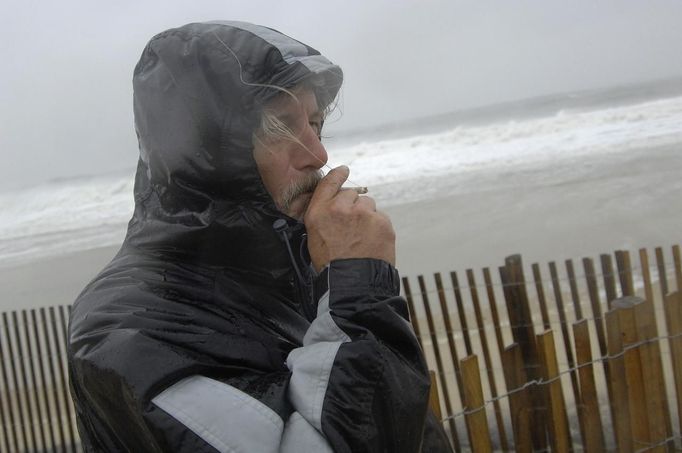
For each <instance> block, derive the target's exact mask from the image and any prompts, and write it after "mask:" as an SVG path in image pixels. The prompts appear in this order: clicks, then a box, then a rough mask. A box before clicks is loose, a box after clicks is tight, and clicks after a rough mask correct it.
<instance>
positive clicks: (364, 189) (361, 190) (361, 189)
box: [345, 187, 368, 195]
mask: <svg viewBox="0 0 682 453" xmlns="http://www.w3.org/2000/svg"><path fill="white" fill-rule="evenodd" d="M345 189H350V190H354V191H356V192H357V193H358V194H359V195H362V194H365V193H367V192H368V190H367V187H345Z"/></svg>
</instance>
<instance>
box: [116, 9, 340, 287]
mask: <svg viewBox="0 0 682 453" xmlns="http://www.w3.org/2000/svg"><path fill="white" fill-rule="evenodd" d="M342 79H343V76H342V72H341V69H340V68H339V67H338V66H336V65H334V64H332V63H331V62H330V61H329V60H327V59H326V58H325V57H323V56H322V55H320V53H319V52H318V51H316V50H315V49H313V48H311V47H309V46H307V45H305V44H303V43H301V42H299V41H296V40H294V39H292V38H290V37H288V36H286V35H284V34H282V33H280V32H278V31H276V30H273V29H270V28H266V27H262V26H257V25H253V24H249V23H243V22H207V23H193V24H188V25H185V26H182V27H179V28H174V29H171V30H167V31H165V32H162V33H160V34H158V35H157V36H155V37H154V38H152V39H151V41H150V42H149V43H148V44H147V46H146V47H145V49H144V51H143V53H142V56H141V58H140V61H139V62H138V64H137V66H136V67H135V72H134V76H133V87H134V112H135V129H136V133H137V136H138V141H139V149H140V158H139V161H138V168H137V174H136V179H135V213H134V215H133V218H132V220H131V221H130V224H129V226H128V235H127V237H126V243H125V244H124V248H125V247H126V246H128V247H130V246H132V247H135V248H137V249H140V250H143V251H145V252H149V253H153V254H156V255H159V256H165V257H169V258H172V257H181V258H182V259H184V260H191V261H193V262H199V263H202V264H206V265H211V266H219V267H235V268H239V269H241V270H243V271H247V272H251V273H253V272H256V273H263V272H264V273H267V274H269V275H270V276H271V277H274V278H281V277H282V276H283V275H284V274H286V273H289V271H290V268H291V265H290V261H289V259H288V255H287V253H286V248H285V246H284V244H283V243H282V242H281V241H280V239H279V238H278V237H277V235H276V234H275V232H274V230H273V227H272V225H273V222H274V221H275V220H277V219H279V218H285V219H286V220H287V222H289V223H290V224H291V225H292V226H293V225H294V224H295V223H296V222H295V221H294V220H293V219H290V218H287V217H286V216H285V215H284V214H282V213H280V212H279V211H278V210H277V209H276V207H275V205H274V202H273V200H272V198H271V197H270V195H269V194H268V192H267V190H266V189H265V187H264V185H263V183H262V180H261V178H260V175H259V173H258V169H257V166H256V163H255V160H254V158H253V145H252V134H253V132H254V130H255V128H256V125H257V124H258V122H259V116H260V111H261V109H262V106H263V105H264V104H265V103H266V102H267V101H268V100H270V99H272V98H273V97H274V96H275V95H277V94H278V93H279V90H277V89H276V88H273V87H272V86H273V85H274V86H275V87H282V88H292V87H293V86H295V85H297V84H299V83H300V82H302V81H304V80H311V81H312V82H313V85H314V86H315V87H316V94H317V97H318V100H319V101H320V102H321V103H323V104H328V103H330V102H331V101H332V100H333V99H334V97H335V96H336V94H337V92H338V90H339V88H340V86H341V83H342ZM298 228H299V229H300V225H299V227H298Z"/></svg>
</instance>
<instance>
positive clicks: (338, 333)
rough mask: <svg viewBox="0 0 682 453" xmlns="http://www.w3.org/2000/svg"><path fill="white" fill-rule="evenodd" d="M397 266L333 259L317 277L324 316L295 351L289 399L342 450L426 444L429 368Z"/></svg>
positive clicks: (396, 449)
mask: <svg viewBox="0 0 682 453" xmlns="http://www.w3.org/2000/svg"><path fill="white" fill-rule="evenodd" d="M398 278H399V277H398V273H397V271H396V270H395V269H394V268H393V267H392V266H391V265H389V264H388V263H386V262H383V261H379V260H369V259H347V260H337V261H333V262H332V263H331V264H330V265H329V266H328V267H327V268H326V269H325V270H324V271H323V273H322V274H321V275H320V276H319V277H318V278H317V281H316V284H315V286H316V291H315V292H316V293H317V294H320V293H322V296H321V298H320V300H319V304H318V311H317V318H316V319H315V320H314V321H313V323H312V325H311V326H310V328H309V330H308V331H307V333H306V335H305V337H304V340H303V346H302V347H300V348H298V349H295V350H294V351H292V352H291V353H290V354H289V357H288V360H287V365H288V366H289V369H290V370H291V372H292V376H291V380H290V384H289V391H288V392H289V399H290V401H291V402H292V404H293V405H294V407H295V409H296V411H297V412H298V413H299V414H300V415H301V416H302V417H303V418H304V419H305V420H306V421H307V422H308V423H309V424H311V425H312V426H313V427H314V428H315V429H317V430H318V431H320V432H322V433H323V435H324V437H325V438H326V439H327V441H328V442H329V443H330V445H332V446H333V449H334V451H335V452H380V451H381V452H384V451H391V452H416V451H419V448H420V444H421V440H422V434H423V429H424V423H425V418H426V413H427V407H428V391H429V377H428V370H427V367H426V364H425V361H424V358H423V355H422V352H421V349H420V348H419V345H418V342H417V339H416V337H415V335H414V332H413V330H412V327H411V325H410V324H409V321H408V310H407V304H406V302H405V300H404V299H403V298H402V297H399V295H398V293H399V280H398Z"/></svg>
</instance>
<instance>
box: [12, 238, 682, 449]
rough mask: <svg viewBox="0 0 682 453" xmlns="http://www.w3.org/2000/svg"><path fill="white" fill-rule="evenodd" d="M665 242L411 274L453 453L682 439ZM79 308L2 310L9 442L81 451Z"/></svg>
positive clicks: (680, 297)
mask: <svg viewBox="0 0 682 453" xmlns="http://www.w3.org/2000/svg"><path fill="white" fill-rule="evenodd" d="M667 252H668V251H666V250H663V249H662V248H660V247H659V248H656V249H655V260H652V261H651V262H649V254H648V253H647V251H646V250H644V249H642V250H640V251H639V253H638V258H639V260H638V262H639V264H633V260H632V258H631V256H630V254H629V253H628V252H626V251H618V252H616V253H614V254H613V255H611V254H603V255H600V256H599V258H598V260H593V259H591V258H584V259H583V260H582V269H578V268H577V267H576V266H575V265H574V263H573V262H572V261H571V260H567V261H564V262H563V266H559V265H557V264H556V262H550V263H548V264H547V267H546V268H543V267H542V266H540V265H539V264H537V263H534V264H532V265H531V268H530V270H528V269H526V268H525V267H524V265H523V262H522V260H521V257H520V256H518V255H515V256H510V257H508V258H507V259H506V260H505V262H504V265H503V266H501V267H499V268H498V269H497V270H496V272H491V270H490V269H489V268H484V269H482V270H481V273H480V274H478V273H477V272H475V271H474V270H472V269H467V270H466V272H465V273H463V274H458V273H457V272H454V271H453V272H450V274H449V276H448V277H449V278H448V279H447V283H446V281H445V280H444V279H443V278H442V276H441V274H435V275H434V276H433V279H429V278H426V277H424V276H418V277H417V278H416V281H413V280H411V279H410V278H403V291H404V293H405V295H406V297H407V299H408V304H409V309H410V316H411V320H412V325H413V326H414V330H415V333H416V334H417V336H418V339H419V342H420V344H421V345H422V348H423V349H424V352H425V355H426V358H427V362H428V363H429V365H430V368H431V369H432V370H433V371H434V373H433V376H432V379H433V380H434V381H435V382H437V387H438V391H437V392H433V393H432V397H433V398H436V399H438V400H439V401H440V408H441V409H442V414H441V416H442V419H443V426H444V428H445V429H446V432H448V434H449V436H450V439H451V442H452V443H453V447H454V449H455V451H469V450H474V451H521V452H524V451H538V450H548V449H551V450H552V451H576V450H585V451H588V452H591V451H595V452H600V451H622V452H639V451H672V450H673V449H675V448H677V449H680V448H682V442H681V437H680V433H681V432H682V259H681V257H680V256H681V254H680V248H679V246H673V247H672V250H671V253H667ZM596 263H597V264H598V265H597V264H596ZM614 266H615V267H614ZM464 282H465V283H464ZM411 283H412V284H411ZM414 283H416V284H414ZM448 283H449V284H448ZM413 288H416V289H418V290H417V291H414V290H413ZM436 299H437V300H438V302H437V303H434V302H435V301H436ZM68 315H69V307H67V306H58V307H47V308H40V309H32V310H22V311H12V312H6V313H2V314H1V316H0V421H1V423H0V452H21V451H55V452H56V451H59V452H79V451H81V450H82V449H81V446H80V443H79V440H78V434H77V430H76V423H75V414H74V410H73V406H72V403H71V400H70V398H69V391H68V373H67V368H66V348H65V344H66V334H67V322H68Z"/></svg>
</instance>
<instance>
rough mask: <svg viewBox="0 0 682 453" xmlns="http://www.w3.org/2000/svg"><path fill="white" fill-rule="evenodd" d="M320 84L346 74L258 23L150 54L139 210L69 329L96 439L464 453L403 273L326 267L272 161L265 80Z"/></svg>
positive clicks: (210, 26)
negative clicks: (433, 402)
mask: <svg viewBox="0 0 682 453" xmlns="http://www.w3.org/2000/svg"><path fill="white" fill-rule="evenodd" d="M306 79H307V80H312V81H313V83H314V86H315V87H316V94H317V97H318V99H319V100H320V101H321V103H322V104H327V103H329V102H331V100H332V99H333V98H334V97H335V96H336V93H337V91H338V89H339V87H340V85H341V81H342V73H341V70H340V68H339V67H338V66H335V65H334V64H332V63H331V62H329V60H327V59H326V58H325V57H323V56H321V55H320V54H319V53H318V52H317V51H315V50H314V49H312V48H310V47H308V46H306V45H305V44H302V43H300V42H298V41H295V40H293V39H291V38H289V37H287V36H285V35H283V34H280V33H279V32H276V31H274V30H271V29H269V28H265V27H259V26H255V25H252V24H246V23H238V22H212V23H202V24H190V25H186V26H184V27H180V28H177V29H172V30H168V31H166V32H163V33H161V34H159V35H157V36H156V37H154V38H153V39H152V40H151V41H150V42H149V44H148V45H147V47H146V48H145V49H144V51H143V54H142V56H141V58H140V61H139V63H138V65H137V66H136V68H135V73H134V78H133V84H134V109H135V127H136V132H137V135H138V140H139V148H140V159H139V162H138V170H137V174H136V180H135V212H134V215H133V217H132V219H131V221H130V223H129V226H128V232H127V236H126V239H125V241H124V243H123V245H122V247H121V249H120V251H119V252H118V254H117V255H116V256H115V257H114V259H113V260H112V261H111V263H110V264H109V265H107V266H106V268H105V269H104V270H103V271H102V272H101V273H100V274H99V275H98V276H97V277H96V278H95V279H94V280H93V281H92V282H91V283H90V284H89V285H88V286H87V287H86V288H85V289H84V290H83V292H82V293H81V295H80V296H79V297H78V299H77V301H76V302H75V304H74V306H73V310H72V314H71V322H70V327H69V347H68V352H69V372H70V377H71V391H72V396H73V400H74V403H75V407H76V412H77V417H78V426H79V432H80V435H81V439H82V442H83V446H84V447H85V450H86V451H112V452H113V451H131V452H158V451H179V452H205V451H206V452H208V451H211V452H214V451H221V452H331V451H334V452H370V451H371V452H415V451H420V448H421V449H422V450H423V451H434V452H435V451H438V452H440V451H450V449H449V447H448V444H447V439H446V438H445V435H444V432H443V430H442V428H441V426H440V424H439V423H438V421H436V420H435V419H434V418H433V416H432V414H431V413H430V412H427V395H428V390H429V379H428V370H427V367H426V364H425V361H424V358H423V355H422V352H421V350H420V348H419V346H418V343H417V340H416V338H415V336H414V333H413V330H412V328H411V326H410V324H409V321H408V313H407V308H406V302H405V300H404V299H403V298H402V297H400V296H399V277H398V274H397V272H396V270H395V269H394V268H393V267H392V266H391V265H390V264H388V263H386V262H383V261H380V260H371V259H347V260H336V261H332V262H331V263H330V265H329V266H328V267H327V268H326V269H325V270H324V271H323V272H322V273H320V275H314V273H313V272H312V271H310V270H309V269H310V266H309V263H307V257H306V248H305V228H304V226H303V225H302V224H301V223H299V222H297V221H295V220H294V219H291V218H288V217H287V216H285V215H283V214H282V213H280V212H279V211H278V210H277V209H276V207H275V205H274V203H273V201H272V198H271V197H270V195H269V194H268V192H267V190H266V189H265V187H264V185H263V183H262V181H261V179H260V176H259V174H258V171H257V167H256V164H255V161H254V159H253V157H252V133H253V131H254V130H255V128H256V125H257V124H258V112H259V110H260V108H261V107H262V106H263V104H265V103H266V102H267V101H268V100H270V99H272V98H273V96H275V95H276V94H277V92H278V91H277V90H276V89H273V88H271V87H269V86H265V85H276V86H279V87H293V86H295V85H296V84H298V83H300V82H302V81H304V80H306ZM276 222H278V223H277V225H278V228H277V229H275V228H273V224H275V223H276ZM297 269H298V273H299V274H300V275H301V276H300V277H299V276H297V272H296V270H297Z"/></svg>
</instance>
